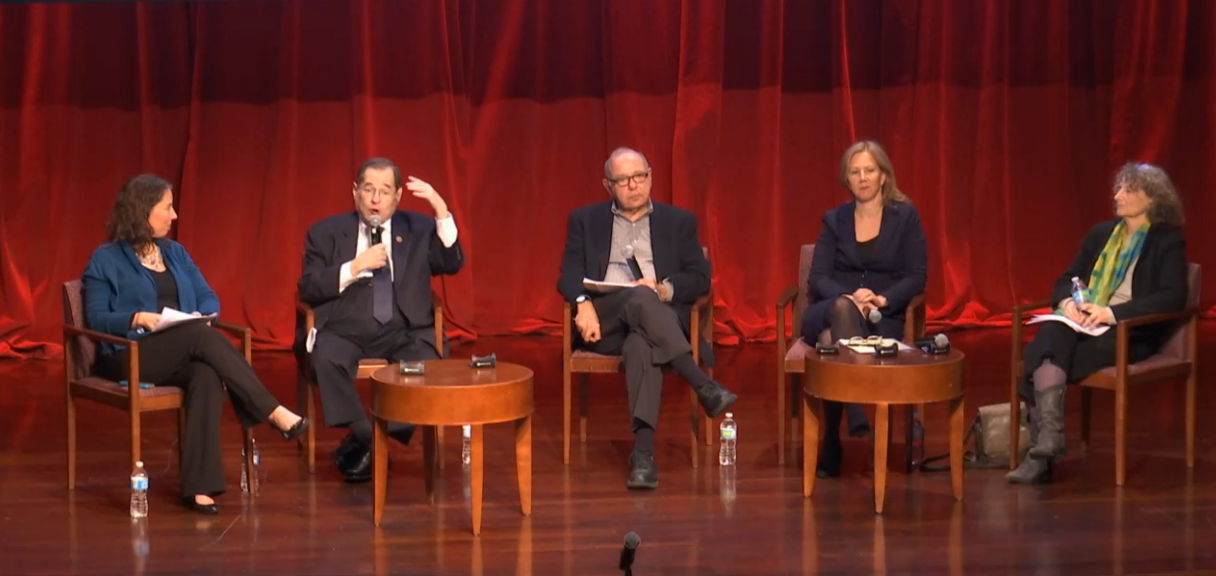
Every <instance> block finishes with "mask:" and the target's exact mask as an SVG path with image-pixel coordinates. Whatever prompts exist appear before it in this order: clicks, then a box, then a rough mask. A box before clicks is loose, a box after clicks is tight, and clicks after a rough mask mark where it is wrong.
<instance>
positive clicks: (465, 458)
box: [460, 424, 473, 466]
mask: <svg viewBox="0 0 1216 576" xmlns="http://www.w3.org/2000/svg"><path fill="white" fill-rule="evenodd" d="M460 435H461V437H462V438H463V439H464V440H463V443H462V448H461V449H460V462H461V463H462V464H464V465H465V466H468V465H469V463H470V462H472V461H473V427H472V426H471V425H469V424H465V425H464V426H461V427H460Z"/></svg>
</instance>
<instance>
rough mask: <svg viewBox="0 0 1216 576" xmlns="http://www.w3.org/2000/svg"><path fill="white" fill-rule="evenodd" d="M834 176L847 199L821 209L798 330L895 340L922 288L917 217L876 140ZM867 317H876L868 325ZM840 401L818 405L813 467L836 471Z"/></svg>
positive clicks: (827, 473)
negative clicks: (819, 436) (819, 432)
mask: <svg viewBox="0 0 1216 576" xmlns="http://www.w3.org/2000/svg"><path fill="white" fill-rule="evenodd" d="M840 181H841V184H843V185H844V187H845V188H847V189H848V190H849V191H850V192H851V193H852V194H853V200H852V201H851V202H849V203H847V204H844V205H842V206H839V207H836V208H833V209H831V210H828V211H827V212H826V213H825V214H824V215H823V228H822V229H821V230H820V232H819V240H818V242H817V243H816V244H815V256H814V259H813V260H812V261H811V273H810V277H809V278H807V291H808V293H809V294H810V295H811V300H812V302H814V304H812V305H811V306H810V307H808V308H807V309H806V312H804V313H803V315H802V335H803V337H804V338H807V339H808V341H814V340H813V339H815V338H818V337H819V335H820V333H821V332H823V331H824V330H827V331H828V335H829V339H830V340H831V341H835V340H838V339H841V338H851V337H853V336H870V335H880V336H883V337H884V338H896V339H898V338H902V337H903V333H904V309H905V308H906V307H907V306H908V303H909V302H911V301H912V298H913V297H915V296H916V295H917V294H920V293H921V292H923V291H924V289H925V274H926V268H927V264H926V259H927V257H926V254H925V232H924V230H923V229H921V225H920V216H919V215H918V214H917V212H916V208H914V207H913V206H912V204H911V203H909V201H908V198H907V197H906V196H904V194H903V193H902V192H900V191H899V188H898V187H897V186H896V184H895V168H894V167H893V166H892V164H891V160H890V158H889V157H888V156H887V153H886V152H885V151H883V149H882V147H881V146H879V145H878V143H877V142H870V141H862V142H858V143H856V144H854V145H852V146H850V147H849V149H848V150H847V151H845V153H844V158H843V159H841V162H840ZM873 320H877V322H874V321H873ZM848 408H849V433H850V434H851V435H853V436H865V435H866V434H868V433H869V432H870V425H869V423H868V422H867V421H866V417H865V413H864V412H862V410H861V407H860V406H857V405H855V404H850V405H848ZM843 409H844V405H842V404H841V403H839V402H824V411H825V414H824V420H825V424H826V429H827V432H826V434H825V435H824V438H823V446H822V448H821V449H820V452H821V453H820V456H819V465H818V469H817V470H816V471H815V473H816V475H817V476H819V477H820V478H828V477H832V476H839V475H840V462H841V460H842V459H843V456H844V449H843V446H842V445H841V443H840V420H841V413H842V411H843Z"/></svg>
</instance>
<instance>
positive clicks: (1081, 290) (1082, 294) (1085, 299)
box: [1072, 276, 1089, 308]
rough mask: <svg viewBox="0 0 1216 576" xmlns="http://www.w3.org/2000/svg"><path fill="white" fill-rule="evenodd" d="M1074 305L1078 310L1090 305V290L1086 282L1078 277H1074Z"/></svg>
mask: <svg viewBox="0 0 1216 576" xmlns="http://www.w3.org/2000/svg"><path fill="white" fill-rule="evenodd" d="M1072 303H1073V304H1076V305H1077V308H1080V307H1081V306H1082V305H1083V304H1088V303H1089V288H1088V287H1086V286H1085V281H1083V280H1081V279H1080V278H1077V277H1076V276H1073V277H1072Z"/></svg>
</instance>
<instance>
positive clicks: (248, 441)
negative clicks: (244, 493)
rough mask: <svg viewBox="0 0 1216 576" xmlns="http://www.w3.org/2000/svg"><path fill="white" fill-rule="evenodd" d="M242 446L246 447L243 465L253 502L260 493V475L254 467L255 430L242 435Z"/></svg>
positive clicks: (250, 497) (246, 431)
mask: <svg viewBox="0 0 1216 576" xmlns="http://www.w3.org/2000/svg"><path fill="white" fill-rule="evenodd" d="M241 445H242V446H244V447H245V449H244V450H243V451H242V453H243V454H244V455H245V457H244V458H242V460H244V461H243V462H241V465H242V466H244V467H245V477H246V481H247V482H248V484H249V499H250V500H253V499H254V498H256V497H257V493H258V475H257V468H255V467H254V466H253V430H245V431H244V433H243V434H242V438H241Z"/></svg>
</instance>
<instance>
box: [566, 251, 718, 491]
mask: <svg viewBox="0 0 1216 576" xmlns="http://www.w3.org/2000/svg"><path fill="white" fill-rule="evenodd" d="M701 250H702V252H703V253H704V254H705V255H706V257H707V258H708V257H709V251H708V250H707V249H706V248H701ZM713 302H714V298H713V289H712V288H711V289H710V291H709V293H707V294H705V295H704V296H702V297H700V298H698V299H697V300H696V302H694V303H693V306H692V316H691V318H690V319H689V325H690V327H689V336H688V340H689V342H690V343H691V344H692V358H693V361H694V362H696V363H697V365H700V364H701V344H700V342H701V335H702V334H704V335H705V337H706V340H708V341H710V345H711V346H712V345H713V327H714V316H713V314H714V306H713ZM570 308H571V307H570V303H569V302H562V462H563V463H565V464H569V463H570V384H571V382H570V381H571V377H572V375H573V374H575V373H578V374H580V377H579V388H578V395H579V401H578V405H579V421H578V441H579V442H580V443H586V442H587V397H588V392H587V380H588V375H589V374H592V373H598V374H615V373H617V372H620V371H621V368H622V363H621V357H620V356H605V355H603V354H596V353H594V352H589V351H587V350H574V349H573V348H572V345H573V344H572V340H573V338H574V322H573V319H572V314H571V310H570ZM666 370H667V369H664V371H666ZM707 372H708V373H709V376H710V378H712V377H713V369H712V368H710V369H707ZM688 399H689V409H690V412H689V417H688V418H689V424H690V427H691V429H692V434H691V435H690V439H691V441H692V444H691V446H692V467H693V468H696V467H697V465H698V456H697V431H698V423H703V428H704V432H703V433H702V437H703V438H704V440H705V445H706V446H709V445H711V444H712V443H713V420H712V419H710V418H709V416H707V415H705V414H704V413H703V412H702V411H701V408H700V405H699V404H698V403H697V395H696V393H695V392H693V391H692V388H689V390H688Z"/></svg>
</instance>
